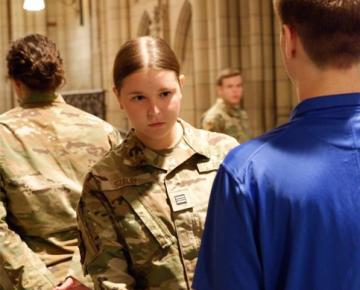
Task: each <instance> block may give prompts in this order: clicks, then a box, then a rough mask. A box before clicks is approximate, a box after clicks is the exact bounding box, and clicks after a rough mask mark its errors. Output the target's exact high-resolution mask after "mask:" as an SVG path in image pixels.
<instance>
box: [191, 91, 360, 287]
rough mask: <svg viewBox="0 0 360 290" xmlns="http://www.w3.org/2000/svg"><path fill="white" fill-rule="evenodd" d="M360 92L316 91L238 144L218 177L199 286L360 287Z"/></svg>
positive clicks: (198, 270) (199, 266) (197, 277)
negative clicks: (282, 121)
mask: <svg viewBox="0 0 360 290" xmlns="http://www.w3.org/2000/svg"><path fill="white" fill-rule="evenodd" d="M359 150H360V93H353V94H343V95H332V96H326V97H318V98H313V99H308V100H305V101H303V102H302V103H300V104H299V105H298V106H297V107H296V108H295V110H294V111H293V114H292V116H291V120H290V121H289V122H288V123H287V124H286V125H284V126H281V127H279V128H276V129H274V130H272V131H271V132H269V133H267V134H265V135H263V136H261V137H259V138H256V139H253V140H251V141H249V142H247V143H245V144H243V145H240V146H238V147H237V148H235V149H234V150H232V151H231V152H230V153H229V154H228V156H227V157H226V159H225V160H224V162H223V164H222V166H221V167H220V170H219V171H218V174H217V177H216V179H215V182H214V185H213V189H212V194H211V199H210V204H209V209H208V216H207V221H206V225H205V232H204V235H203V240H202V246H201V250H200V256H199V260H198V264H197V268H196V273H195V279H194V284H193V287H194V288H195V289H196V290H235V289H236V290H260V289H261V290H359V289H360V152H359Z"/></svg>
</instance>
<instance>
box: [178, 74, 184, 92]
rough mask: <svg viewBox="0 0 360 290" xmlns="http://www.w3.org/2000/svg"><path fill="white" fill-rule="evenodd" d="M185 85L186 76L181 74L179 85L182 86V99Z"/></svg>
mask: <svg viewBox="0 0 360 290" xmlns="http://www.w3.org/2000/svg"><path fill="white" fill-rule="evenodd" d="M184 84H185V76H184V75H183V74H181V75H180V76H179V85H180V91H181V97H182V91H183V89H184Z"/></svg>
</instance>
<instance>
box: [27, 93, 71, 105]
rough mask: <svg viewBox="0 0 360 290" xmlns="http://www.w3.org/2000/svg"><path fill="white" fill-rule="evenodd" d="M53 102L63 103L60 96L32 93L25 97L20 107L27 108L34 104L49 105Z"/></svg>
mask: <svg viewBox="0 0 360 290" xmlns="http://www.w3.org/2000/svg"><path fill="white" fill-rule="evenodd" d="M53 102H59V103H64V102H65V101H64V99H63V97H62V96H61V95H60V94H56V93H55V94H45V93H34V94H32V95H30V96H28V97H26V98H25V99H24V100H23V102H22V103H21V106H29V105H34V104H49V103H53Z"/></svg>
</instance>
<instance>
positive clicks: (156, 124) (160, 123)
mask: <svg viewBox="0 0 360 290" xmlns="http://www.w3.org/2000/svg"><path fill="white" fill-rule="evenodd" d="M164 124H165V122H155V123H151V124H149V126H150V127H153V128H154V127H161V126H163V125H164Z"/></svg>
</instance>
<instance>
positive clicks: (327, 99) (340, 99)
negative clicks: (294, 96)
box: [290, 92, 360, 120]
mask: <svg viewBox="0 0 360 290" xmlns="http://www.w3.org/2000/svg"><path fill="white" fill-rule="evenodd" d="M354 105H360V92H359V93H348V94H338V95H328V96H321V97H314V98H310V99H306V100H304V101H302V102H301V103H299V104H298V105H297V106H296V107H295V108H294V110H293V111H292V113H291V116H290V119H291V120H293V119H296V118H298V117H300V116H302V115H304V114H307V113H310V112H312V111H318V110H323V109H329V108H338V107H346V106H354Z"/></svg>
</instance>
